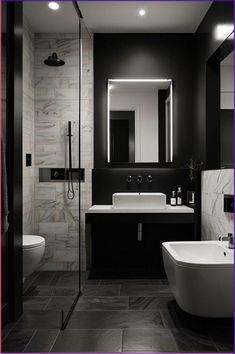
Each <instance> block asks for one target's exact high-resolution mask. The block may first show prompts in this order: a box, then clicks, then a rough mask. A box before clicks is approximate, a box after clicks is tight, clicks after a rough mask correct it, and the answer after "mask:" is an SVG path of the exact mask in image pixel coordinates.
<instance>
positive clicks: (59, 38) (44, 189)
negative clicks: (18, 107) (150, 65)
mask: <svg viewBox="0 0 235 354" xmlns="http://www.w3.org/2000/svg"><path fill="white" fill-rule="evenodd" d="M78 44H79V43H78V35H77V34H61V33H60V34H35V72H34V77H35V231H36V232H37V233H38V234H39V235H42V236H44V237H45V238H46V254H45V257H44V261H43V265H42V267H41V269H42V270H75V269H77V268H78V190H77V184H76V183H75V186H74V188H75V198H74V199H73V200H68V198H67V183H44V182H43V183H39V179H38V178H39V168H45V167H68V137H67V133H68V132H67V126H68V121H72V134H73V138H72V149H73V167H75V168H76V167H78V137H77V135H78V103H79V102H78V94H79V92H78V90H79V87H78V83H79V71H78V68H79V66H78V64H79V63H78ZM53 51H55V52H57V54H58V56H59V57H60V58H61V59H63V60H64V61H65V65H64V66H62V67H49V66H46V65H44V63H43V60H44V59H45V58H47V57H48V55H51V53H52V52H53ZM92 57H93V55H92V41H91V40H90V39H87V40H85V41H84V43H83V73H84V76H83V83H82V88H83V89H82V132H81V134H82V167H84V168H85V174H86V182H85V183H83V184H82V195H81V197H82V199H81V203H82V209H83V210H85V209H86V208H88V207H89V206H90V205H91V169H92V166H93V162H92V155H93V148H92V132H93V123H92V122H93V106H92V90H93V82H92V78H93V63H92ZM83 214H84V213H82V220H81V221H82V233H81V241H82V247H81V254H82V268H83V269H85V263H86V262H85V254H86V252H85V251H86V250H85V232H84V215H83Z"/></svg>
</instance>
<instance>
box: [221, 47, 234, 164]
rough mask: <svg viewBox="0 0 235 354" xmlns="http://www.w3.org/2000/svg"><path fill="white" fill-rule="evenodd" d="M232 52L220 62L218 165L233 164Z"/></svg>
mask: <svg viewBox="0 0 235 354" xmlns="http://www.w3.org/2000/svg"><path fill="white" fill-rule="evenodd" d="M233 114H234V52H231V53H230V54H229V55H228V56H227V57H226V58H225V59H224V60H223V61H221V63H220V166H221V167H229V166H232V165H233Z"/></svg>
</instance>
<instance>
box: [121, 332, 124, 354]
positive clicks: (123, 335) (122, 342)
mask: <svg viewBox="0 0 235 354" xmlns="http://www.w3.org/2000/svg"><path fill="white" fill-rule="evenodd" d="M123 337H124V329H122V346H121V352H122V353H123Z"/></svg>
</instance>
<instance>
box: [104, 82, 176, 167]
mask: <svg viewBox="0 0 235 354" xmlns="http://www.w3.org/2000/svg"><path fill="white" fill-rule="evenodd" d="M111 82H170V123H171V126H170V162H173V82H172V80H171V79H108V83H107V160H108V163H109V162H110V86H109V84H110V83H111Z"/></svg>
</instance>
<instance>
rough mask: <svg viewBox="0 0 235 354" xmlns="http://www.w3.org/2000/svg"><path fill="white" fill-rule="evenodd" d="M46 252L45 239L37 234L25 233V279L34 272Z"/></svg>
mask: <svg viewBox="0 0 235 354" xmlns="http://www.w3.org/2000/svg"><path fill="white" fill-rule="evenodd" d="M44 252H45V239H44V238H43V237H41V236H36V235H23V281H24V280H25V278H26V277H27V276H28V275H30V274H31V273H33V271H34V270H35V269H36V268H37V266H38V264H39V262H40V261H41V259H42V257H43V255H44Z"/></svg>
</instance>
